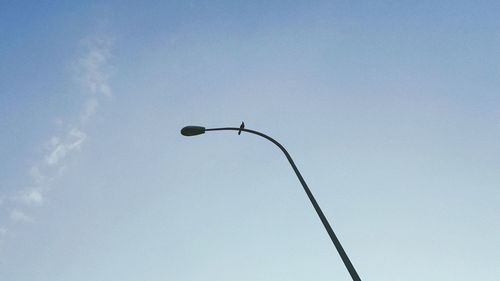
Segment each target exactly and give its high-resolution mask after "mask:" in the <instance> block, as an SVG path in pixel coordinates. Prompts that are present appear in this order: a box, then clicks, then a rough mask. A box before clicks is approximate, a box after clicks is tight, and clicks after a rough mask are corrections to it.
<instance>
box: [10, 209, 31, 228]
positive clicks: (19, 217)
mask: <svg viewBox="0 0 500 281" xmlns="http://www.w3.org/2000/svg"><path fill="white" fill-rule="evenodd" d="M10 219H11V220H13V221H15V222H24V223H28V222H33V218H32V217H30V216H28V215H26V214H25V213H24V212H23V211H21V210H18V209H14V210H12V211H11V212H10ZM5 231H7V230H6V229H5Z"/></svg>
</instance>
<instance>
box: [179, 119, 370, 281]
mask: <svg viewBox="0 0 500 281" xmlns="http://www.w3.org/2000/svg"><path fill="white" fill-rule="evenodd" d="M210 131H238V134H240V133H241V132H247V133H251V134H254V135H258V136H261V137H263V138H265V139H267V140H269V141H271V142H272V143H274V144H275V145H276V146H278V147H279V148H280V149H281V151H283V153H284V154H285V156H286V159H288V162H290V165H291V166H292V168H293V171H294V172H295V174H296V175H297V178H299V181H300V183H301V184H302V187H303V188H304V191H305V192H306V194H307V197H309V200H310V201H311V203H312V205H313V207H314V210H316V213H317V214H318V216H319V218H320V220H321V222H322V223H323V226H324V227H325V229H326V232H328V235H329V236H330V238H331V240H332V242H333V245H335V248H336V249H337V252H338V253H339V255H340V257H341V258H342V261H343V262H344V265H345V267H346V268H347V271H349V274H350V275H351V277H352V280H354V281H361V279H360V278H359V276H358V273H357V272H356V269H354V266H353V265H352V263H351V260H350V259H349V257H348V256H347V254H346V252H345V250H344V248H343V247H342V244H340V241H339V239H338V238H337V235H335V233H334V232H333V229H332V227H331V226H330V223H328V220H327V219H326V217H325V215H324V214H323V211H321V208H320V207H319V205H318V202H316V199H315V198H314V196H313V194H312V192H311V190H310V189H309V187H308V186H307V184H306V181H305V180H304V178H303V177H302V175H301V174H300V172H299V169H297V166H295V163H294V162H293V160H292V157H291V156H290V154H289V153H288V151H286V149H285V148H284V147H283V146H282V145H281V144H280V143H279V142H277V141H276V140H275V139H273V138H271V137H270V136H268V135H265V134H263V133H261V132H258V131H254V130H250V129H245V126H244V123H242V124H241V126H240V127H239V128H233V127H225V128H209V129H206V128H205V127H201V126H187V127H184V128H182V130H181V134H182V135H183V136H196V135H201V134H204V133H205V132H210Z"/></svg>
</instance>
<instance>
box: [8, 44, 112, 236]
mask: <svg viewBox="0 0 500 281" xmlns="http://www.w3.org/2000/svg"><path fill="white" fill-rule="evenodd" d="M80 47H81V52H80V55H78V56H77V58H76V59H75V61H74V62H73V64H72V65H74V66H75V70H76V71H75V72H74V73H75V76H76V77H74V78H75V79H74V80H76V81H77V82H78V87H79V89H80V90H81V91H77V92H82V91H83V92H84V93H85V95H86V99H85V100H84V102H83V103H82V105H81V110H80V112H78V113H77V114H75V116H69V118H68V120H74V119H75V118H76V120H77V121H76V122H74V123H71V122H66V121H65V120H64V119H60V118H59V119H57V126H59V127H63V126H65V127H66V129H65V130H64V131H63V132H62V133H60V134H58V135H53V136H51V137H49V138H48V141H46V142H45V143H46V144H47V145H46V146H45V149H44V152H43V154H42V157H41V158H40V159H39V161H36V162H35V163H34V164H33V165H32V166H31V167H30V168H29V169H28V170H29V171H28V174H29V182H31V183H30V184H29V186H28V187H26V188H22V189H20V190H18V191H17V193H16V194H14V195H12V196H10V199H11V200H10V201H9V204H3V203H2V202H3V201H2V200H1V198H0V205H8V206H3V207H4V208H8V209H10V211H9V217H10V220H11V221H12V222H14V223H29V222H33V221H34V218H33V217H32V216H31V215H30V214H29V212H30V211H33V210H32V208H33V207H36V206H42V205H43V204H44V202H46V197H47V195H48V193H49V191H50V190H51V186H52V184H53V182H54V181H55V180H57V179H58V178H59V177H60V176H61V175H62V174H63V173H64V171H65V169H66V165H67V161H68V159H69V158H70V157H72V156H73V155H74V154H75V153H77V152H78V151H80V150H81V149H82V147H83V145H84V143H85V141H86V139H87V133H86V132H85V127H86V124H87V123H88V122H89V121H90V120H91V119H92V117H93V116H94V115H95V114H96V113H97V109H98V107H99V104H100V101H101V100H102V99H103V98H109V97H111V96H112V90H111V86H110V83H109V82H110V77H111V73H112V66H111V64H110V63H109V60H110V57H111V40H109V39H107V38H105V37H88V38H85V39H83V40H81V42H80ZM4 203H5V202H4ZM7 231H8V228H7V227H6V226H1V227H0V238H1V237H2V236H5V234H6V233H7Z"/></svg>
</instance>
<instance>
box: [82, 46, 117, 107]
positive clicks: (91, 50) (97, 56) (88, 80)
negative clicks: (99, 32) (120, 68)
mask: <svg viewBox="0 0 500 281" xmlns="http://www.w3.org/2000/svg"><path fill="white" fill-rule="evenodd" d="M82 42H83V44H84V45H85V46H87V49H88V52H87V54H86V55H85V56H84V57H82V58H81V59H80V60H79V65H78V67H79V68H80V72H81V75H80V77H79V78H80V81H81V82H82V83H83V85H84V87H85V88H87V89H88V90H89V91H90V93H91V94H94V95H104V96H107V97H110V96H111V95H112V91H111V87H110V86H109V82H108V81H109V78H110V76H111V66H110V64H109V62H108V61H109V58H110V54H111V52H110V45H111V40H109V39H104V38H100V39H96V38H87V39H85V40H83V41H82Z"/></svg>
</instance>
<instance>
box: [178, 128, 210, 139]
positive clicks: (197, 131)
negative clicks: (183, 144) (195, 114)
mask: <svg viewBox="0 0 500 281" xmlns="http://www.w3.org/2000/svg"><path fill="white" fill-rule="evenodd" d="M204 133H205V127H201V126H186V127H184V128H182V130H181V134H182V135H183V136H186V137H190V136H196V135H201V134H204Z"/></svg>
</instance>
